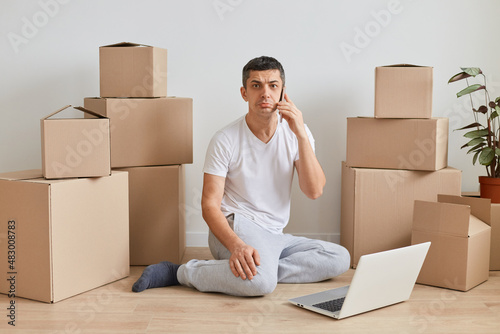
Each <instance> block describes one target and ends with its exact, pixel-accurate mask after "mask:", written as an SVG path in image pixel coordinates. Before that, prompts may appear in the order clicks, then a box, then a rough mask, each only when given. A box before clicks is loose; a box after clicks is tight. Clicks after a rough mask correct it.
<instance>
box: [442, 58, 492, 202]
mask: <svg viewBox="0 0 500 334" xmlns="http://www.w3.org/2000/svg"><path fill="white" fill-rule="evenodd" d="M461 69H462V72H460V73H458V74H455V75H454V76H452V77H451V79H450V80H448V83H451V82H456V81H460V80H465V81H466V83H467V87H465V88H464V89H462V90H461V91H459V92H458V93H457V98H458V97H462V96H466V95H468V96H469V98H470V103H471V108H472V114H473V116H474V122H473V123H471V124H469V125H466V126H464V127H462V128H460V129H458V130H468V131H467V132H466V133H465V134H464V137H465V138H467V139H468V142H467V143H466V144H465V145H463V146H462V147H461V148H462V149H464V148H466V149H468V151H467V154H474V155H473V157H472V164H476V162H479V163H480V164H481V165H483V166H485V167H486V173H487V176H480V177H479V184H480V192H481V197H484V198H491V202H492V203H500V142H499V139H500V129H499V126H500V118H499V115H500V106H499V101H500V97H497V98H496V99H494V100H493V99H491V98H490V94H489V93H488V90H487V88H486V76H485V75H484V74H483V72H482V71H481V69H480V68H478V67H462V68H461ZM476 76H481V77H482V80H481V82H480V83H470V82H469V79H470V78H471V77H472V78H475V77H476ZM474 92H479V93H482V95H484V104H483V102H482V101H483V100H482V98H483V96H481V99H480V101H481V102H479V103H476V104H479V106H478V107H477V108H475V105H474V102H473V99H472V96H471V94H472V93H474Z"/></svg>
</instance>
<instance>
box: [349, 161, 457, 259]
mask: <svg viewBox="0 0 500 334" xmlns="http://www.w3.org/2000/svg"><path fill="white" fill-rule="evenodd" d="M461 175H462V173H461V171H460V170H457V169H454V168H451V167H447V168H444V169H441V170H439V171H437V172H423V171H407V170H393V169H367V168H352V167H348V166H347V165H346V164H345V162H343V163H342V188H341V189H342V202H341V231H340V232H341V233H340V243H341V244H342V246H344V247H346V248H347V250H348V251H349V253H350V254H351V266H353V267H356V266H357V263H358V261H359V258H360V256H361V255H364V254H370V253H376V252H381V251H385V250H389V249H394V248H399V247H404V246H409V245H410V244H411V227H412V221H413V202H414V200H416V199H420V200H426V201H435V200H436V199H437V195H438V194H450V195H460V187H461Z"/></svg>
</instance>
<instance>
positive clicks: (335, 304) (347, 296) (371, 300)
mask: <svg viewBox="0 0 500 334" xmlns="http://www.w3.org/2000/svg"><path fill="white" fill-rule="evenodd" d="M430 245H431V243H430V242H425V243H421V244H417V245H412V246H408V247H403V248H398V249H393V250H389V251H385V252H380V253H374V254H368V255H363V256H361V258H360V259H359V262H358V266H357V268H356V271H355V272H354V276H353V278H352V281H351V284H350V285H347V286H344V287H340V288H337V289H331V290H327V291H323V292H319V293H314V294H311V295H307V296H303V297H298V298H293V299H290V300H289V301H290V302H291V303H293V304H295V305H297V306H299V307H302V308H305V309H308V310H311V311H314V312H317V313H321V314H324V315H327V316H329V317H332V318H335V319H342V318H346V317H350V316H352V315H356V314H359V313H363V312H367V311H371V310H374V309H377V308H381V307H384V306H388V305H392V304H396V303H399V302H403V301H405V300H408V299H409V298H410V294H411V292H412V290H413V287H414V285H415V282H416V280H417V276H418V274H419V272H420V269H421V268H422V264H423V263H424V260H425V256H426V255H427V251H428V250H429V247H430Z"/></svg>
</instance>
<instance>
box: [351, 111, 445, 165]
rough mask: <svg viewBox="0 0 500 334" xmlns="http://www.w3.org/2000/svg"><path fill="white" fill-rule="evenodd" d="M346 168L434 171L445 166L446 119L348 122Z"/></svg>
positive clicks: (369, 118) (353, 120)
mask: <svg viewBox="0 0 500 334" xmlns="http://www.w3.org/2000/svg"><path fill="white" fill-rule="evenodd" d="M346 162H347V165H348V166H351V167H365V168H390V169H407V170H425V171H435V170H439V169H442V168H444V167H446V166H447V164H448V119H447V118H432V119H377V118H371V117H348V118H347V159H346Z"/></svg>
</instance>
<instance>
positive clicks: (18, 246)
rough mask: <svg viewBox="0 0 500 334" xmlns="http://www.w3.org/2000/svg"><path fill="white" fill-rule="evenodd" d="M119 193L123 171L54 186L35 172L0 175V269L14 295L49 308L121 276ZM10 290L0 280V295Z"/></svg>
mask: <svg viewBox="0 0 500 334" xmlns="http://www.w3.org/2000/svg"><path fill="white" fill-rule="evenodd" d="M127 194H128V177H127V173H125V172H113V173H112V175H111V176H109V177H101V178H73V179H58V180H46V179H44V178H42V174H41V171H40V170H33V171H22V172H14V173H4V174H0V220H1V221H2V222H4V223H3V224H1V226H0V235H1V236H2V239H1V242H0V244H1V245H0V257H1V258H2V259H4V261H2V262H1V263H0V270H1V271H2V272H3V273H4V274H7V273H9V276H14V277H15V278H14V285H15V295H16V296H17V297H24V298H29V299H34V300H39V301H43V302H47V303H54V302H57V301H60V300H63V299H66V298H68V297H71V296H74V295H76V294H79V293H82V292H85V291H88V290H91V289H94V288H97V287H99V286H101V285H104V284H107V283H110V282H113V281H116V280H118V279H121V278H123V277H126V276H128V275H129V237H128V236H129V228H128V196H127ZM8 222H9V223H8ZM7 252H11V253H7ZM8 255H9V256H10V259H11V261H13V262H8V261H7V259H8V257H7V256H8ZM10 290H11V282H8V281H7V280H5V279H2V280H0V292H1V293H5V294H7V293H8V292H9V291H10Z"/></svg>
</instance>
